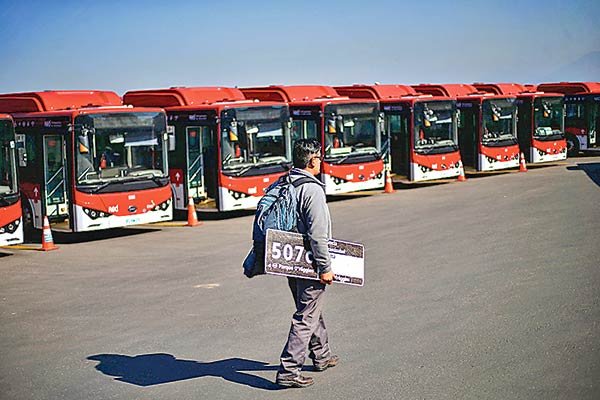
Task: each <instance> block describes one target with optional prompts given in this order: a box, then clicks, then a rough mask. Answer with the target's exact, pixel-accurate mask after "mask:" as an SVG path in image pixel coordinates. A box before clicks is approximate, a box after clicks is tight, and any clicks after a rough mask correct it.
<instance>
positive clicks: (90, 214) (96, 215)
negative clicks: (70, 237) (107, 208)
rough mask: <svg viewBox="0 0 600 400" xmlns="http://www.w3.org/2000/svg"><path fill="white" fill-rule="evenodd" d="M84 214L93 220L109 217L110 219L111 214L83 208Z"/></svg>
mask: <svg viewBox="0 0 600 400" xmlns="http://www.w3.org/2000/svg"><path fill="white" fill-rule="evenodd" d="M83 212H84V213H85V215H87V216H88V217H90V218H91V219H98V218H107V217H110V214H109V213H106V212H104V211H98V210H93V209H91V208H85V207H83Z"/></svg>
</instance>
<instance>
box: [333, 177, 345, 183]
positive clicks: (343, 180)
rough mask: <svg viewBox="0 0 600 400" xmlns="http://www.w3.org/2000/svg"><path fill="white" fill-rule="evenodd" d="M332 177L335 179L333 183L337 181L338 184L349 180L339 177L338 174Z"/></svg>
mask: <svg viewBox="0 0 600 400" xmlns="http://www.w3.org/2000/svg"><path fill="white" fill-rule="evenodd" d="M331 179H332V180H333V183H335V184H336V185H341V184H342V183H344V182H347V181H346V180H345V179H343V178H338V177H337V176H333V177H331Z"/></svg>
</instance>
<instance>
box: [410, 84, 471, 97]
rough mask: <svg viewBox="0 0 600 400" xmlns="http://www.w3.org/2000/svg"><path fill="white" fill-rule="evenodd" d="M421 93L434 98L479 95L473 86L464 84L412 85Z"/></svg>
mask: <svg viewBox="0 0 600 400" xmlns="http://www.w3.org/2000/svg"><path fill="white" fill-rule="evenodd" d="M411 86H412V88H413V89H415V90H416V91H417V92H419V93H425V94H431V95H433V96H445V97H464V96H468V95H471V94H477V93H478V91H477V89H476V88H475V87H474V86H472V85H467V84H464V83H447V84H430V83H427V84H420V85H411Z"/></svg>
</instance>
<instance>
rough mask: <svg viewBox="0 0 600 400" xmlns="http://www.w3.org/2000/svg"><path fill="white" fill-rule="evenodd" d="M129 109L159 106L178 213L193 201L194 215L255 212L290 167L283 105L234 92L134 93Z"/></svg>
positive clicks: (286, 112)
mask: <svg viewBox="0 0 600 400" xmlns="http://www.w3.org/2000/svg"><path fill="white" fill-rule="evenodd" d="M123 100H124V102H125V103H126V104H132V105H135V106H154V107H162V108H164V109H165V110H166V112H167V115H168V119H169V122H168V123H169V125H170V126H172V127H173V128H174V130H173V134H172V135H171V136H170V142H169V150H170V151H169V162H170V175H171V184H172V188H173V193H174V198H175V208H176V209H179V210H184V209H185V208H186V207H187V205H188V199H189V197H190V196H191V197H192V198H193V199H194V203H195V206H196V209H197V210H216V211H232V210H238V209H251V208H255V207H256V206H257V204H258V201H259V199H260V197H261V196H262V195H263V194H264V191H265V189H266V188H267V187H268V186H269V185H270V184H272V183H273V182H274V181H276V180H277V179H278V178H279V177H280V176H281V175H282V174H284V173H285V172H286V171H288V170H289V169H290V168H291V147H290V145H291V143H290V117H289V110H288V107H287V105H285V104H282V103H274V102H258V101H252V100H247V99H246V98H245V97H244V94H243V93H242V92H241V91H240V90H239V89H236V88H225V87H190V88H186V87H174V88H170V89H155V90H133V91H129V92H127V93H125V95H124V96H123Z"/></svg>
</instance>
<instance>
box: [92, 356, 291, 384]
mask: <svg viewBox="0 0 600 400" xmlns="http://www.w3.org/2000/svg"><path fill="white" fill-rule="evenodd" d="M87 359H88V360H92V361H99V362H100V364H98V365H96V369H97V370H98V371H100V372H102V373H103V374H105V375H110V376H114V377H115V380H117V381H121V382H125V383H130V384H132V385H137V386H153V385H160V384H163V383H169V382H176V381H182V380H186V379H194V378H202V377H205V376H212V377H217V378H223V379H225V380H227V381H230V382H233V383H239V384H241V385H246V386H250V387H253V388H257V389H264V390H279V389H281V388H280V387H279V386H278V385H276V384H275V383H273V382H271V381H269V380H267V379H264V378H261V377H259V376H255V375H251V374H248V373H246V372H247V371H276V370H277V368H278V366H276V365H268V363H264V362H261V361H254V360H246V359H243V358H227V359H224V360H219V361H212V362H199V361H192V360H178V359H176V358H175V357H174V356H172V355H171V354H164V353H156V354H142V355H138V356H127V355H123V354H97V355H93V356H89V357H88V358H87Z"/></svg>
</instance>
